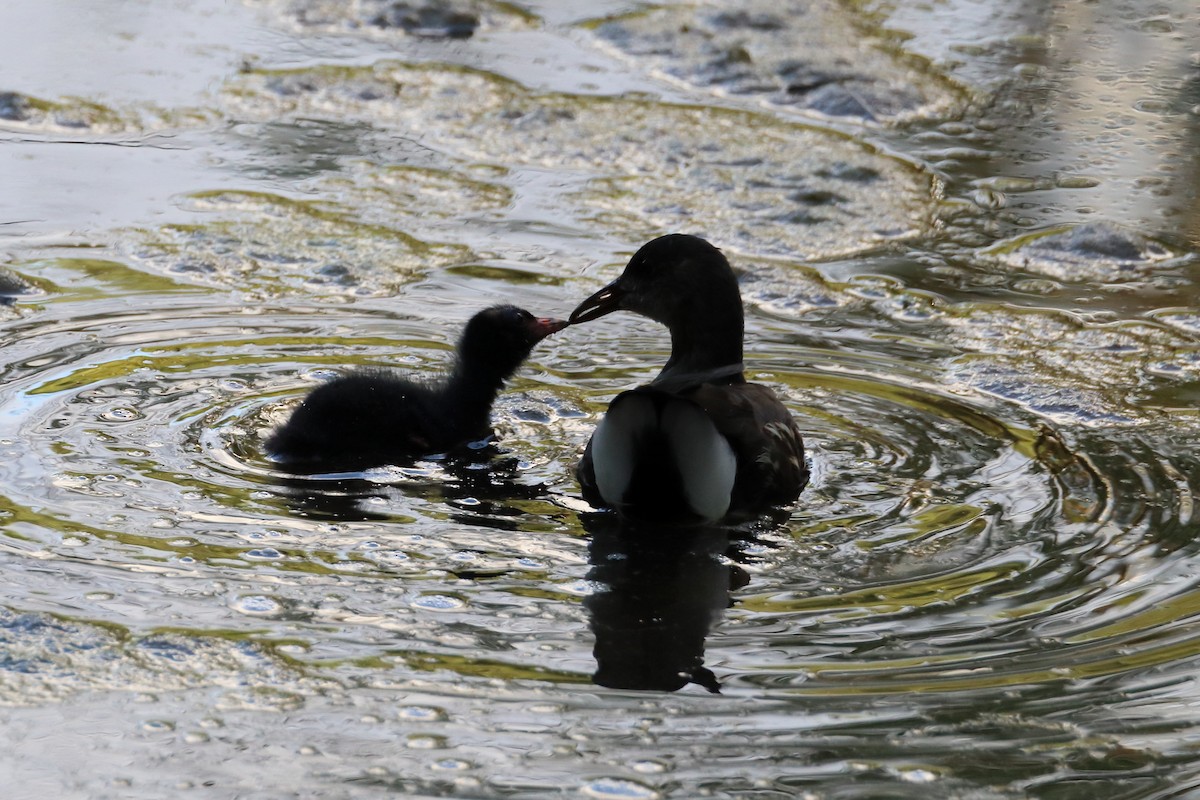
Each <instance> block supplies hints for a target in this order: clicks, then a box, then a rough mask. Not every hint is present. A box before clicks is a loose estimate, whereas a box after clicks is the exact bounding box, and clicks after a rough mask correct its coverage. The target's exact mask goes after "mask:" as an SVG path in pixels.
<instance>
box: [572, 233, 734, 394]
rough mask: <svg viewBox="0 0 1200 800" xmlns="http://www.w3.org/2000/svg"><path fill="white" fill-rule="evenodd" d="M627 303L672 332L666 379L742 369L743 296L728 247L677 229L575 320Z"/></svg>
mask: <svg viewBox="0 0 1200 800" xmlns="http://www.w3.org/2000/svg"><path fill="white" fill-rule="evenodd" d="M621 309H624V310H626V311H633V312H634V313H636V314H641V315H642V316H644V317H649V318H650V319H652V320H655V321H657V322H661V323H662V324H664V325H666V326H667V328H668V329H669V330H670V331H671V357H670V359H668V361H667V363H666V365H665V366H664V367H663V371H662V373H661V374H660V375H659V377H658V380H663V379H665V378H666V377H667V376H678V375H691V374H693V373H704V372H706V371H709V372H711V371H712V370H726V371H727V370H730V369H732V370H733V371H734V373H736V375H738V376H740V375H741V361H742V332H743V318H742V294H741V291H740V290H739V289H738V282H737V276H736V275H734V273H733V269H732V268H731V267H730V266H729V262H728V261H727V260H726V259H725V256H724V255H722V254H721V251H720V250H718V249H717V248H715V247H713V246H712V245H711V244H709V243H708V242H706V241H704V240H703V239H701V238H699V237H697V236H688V235H686V234H682V233H673V234H670V235H668V236H661V237H659V238H657V239H654V240H653V241H651V242H648V243H647V244H645V245H643V246H642V248H641V249H640V250H638V251H637V252H636V253H634V255H633V258H631V259H629V263H628V264H627V265H626V266H625V271H624V272H622V273H621V277H619V278H617V279H616V280H615V281H613V282H612V283H610V284H609V285H608V286H605V287H604V288H603V289H601V290H600V291H598V292H596V293H595V294H594V295H592V296H591V297H589V298H588V299H586V300H584V301H583V302H582V303H580V304H579V306H578V307H576V309H575V310H574V311H573V312H571V324H572V325H574V324H576V323H579V322H588V321H590V320H593V319H596V318H598V317H602V316H604V315H605V314H609V313H611V312H613V311H617V310H621Z"/></svg>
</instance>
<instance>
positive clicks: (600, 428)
mask: <svg viewBox="0 0 1200 800" xmlns="http://www.w3.org/2000/svg"><path fill="white" fill-rule="evenodd" d="M654 417H655V414H654V403H653V402H652V401H651V400H650V399H649V398H647V397H643V396H641V395H636V394H628V395H622V396H619V397H617V398H616V399H615V400H613V402H612V405H610V406H609V408H608V413H607V414H605V415H604V419H602V420H600V424H599V425H597V426H596V432H595V433H594V434H592V469H593V470H594V471H595V473H596V487H597V488H598V489H599V490H600V496H601V497H603V498H604V500H605V502H606V503H608V504H609V505H613V506H615V505H619V504H621V503H622V502H623V501H624V499H625V490H626V489H628V488H629V479H630V477H632V475H633V466H634V451H633V448H634V444H635V442H636V441H637V440H638V439H639V438H640V437H641V433H642V431H644V430H646V429H647V428H649V427H652V426H655V425H656V424H657V422H656V420H655V418H654Z"/></svg>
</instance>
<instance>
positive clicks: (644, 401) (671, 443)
mask: <svg viewBox="0 0 1200 800" xmlns="http://www.w3.org/2000/svg"><path fill="white" fill-rule="evenodd" d="M620 309H624V310H626V311H633V312H635V313H638V314H642V315H643V316H646V317H649V318H650V319H653V320H656V321H658V322H661V323H663V324H664V325H666V326H667V328H668V329H669V330H670V332H671V357H670V358H669V359H668V360H667V364H666V366H665V367H663V370H662V372H661V373H659V375H658V377H657V378H655V379H654V380H653V381H652V382H650V383H649V384H647V385H646V386H641V387H638V388H636V389H632V390H630V391H627V392H623V393H621V394H619V395H617V397H616V398H615V399H614V400H613V401H612V403H611V404H610V405H609V407H608V411H607V413H606V414H605V416H604V419H603V420H602V421H601V422H600V424H599V425H598V426H597V428H596V430H595V432H594V433H593V434H592V438H591V441H589V442H588V446H587V449H586V450H585V451H584V454H583V459H582V461H580V464H579V467H578V471H577V472H578V477H579V483H580V486H581V488H582V489H583V496H584V499H585V500H587V501H588V502H589V503H591V504H592V505H594V506H598V507H600V506H607V507H609V508H612V509H615V510H616V511H617V512H618V513H619V514H620V515H622V516H623V517H626V518H629V519H633V520H637V521H645V522H652V523H657V524H664V523H665V524H693V523H703V522H715V521H717V520H721V519H723V518H726V517H734V516H742V515H745V514H752V513H755V512H759V511H763V510H765V509H767V508H768V507H770V506H775V505H782V504H785V503H789V502H791V501H793V500H795V499H796V497H797V496H798V495H799V494H800V490H801V489H803V488H804V486H805V484H806V483H808V466H807V464H806V463H805V459H804V443H803V440H802V438H801V436H800V432H799V430H797V428H796V423H795V421H794V420H793V419H792V415H791V414H790V413H788V410H787V409H786V408H785V407H784V405H783V403H781V402H780V401H779V398H778V397H776V396H775V393H774V392H772V391H771V389H769V388H768V387H766V386H763V385H761V384H756V383H748V382H747V381H746V377H745V375H744V373H743V366H742V336H743V317H742V298H741V293H740V291H739V290H738V283H737V277H736V276H735V275H734V273H733V269H732V268H731V267H730V266H729V262H728V261H727V260H726V259H725V256H724V255H722V253H721V251H720V250H718V249H717V248H715V247H713V246H712V245H711V244H709V243H708V242H706V241H704V240H703V239H700V238H698V237H695V236H688V235H684V234H672V235H669V236H663V237H660V238H658V239H655V240H653V241H651V242H649V243H648V244H646V245H644V246H643V247H642V248H641V249H640V250H638V251H637V253H635V254H634V256H633V258H632V259H630V261H629V264H628V265H627V266H626V267H625V271H624V272H623V273H621V276H620V277H619V278H617V279H616V280H615V281H613V282H612V283H610V284H609V285H608V286H606V287H604V288H603V289H601V290H600V291H598V292H596V293H595V294H593V295H592V296H591V297H589V298H588V299H586V300H584V301H583V302H582V303H580V304H579V307H578V308H576V309H575V311H574V312H572V313H571V319H570V321H571V324H577V323H581V322H587V321H589V320H593V319H596V318H597V317H602V316H604V315H605V314H608V313H610V312H613V311H617V310H620Z"/></svg>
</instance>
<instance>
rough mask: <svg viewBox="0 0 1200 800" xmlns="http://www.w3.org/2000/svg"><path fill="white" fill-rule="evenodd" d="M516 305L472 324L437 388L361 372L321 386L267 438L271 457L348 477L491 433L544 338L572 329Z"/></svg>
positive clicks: (300, 468) (301, 469)
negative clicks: (502, 396)
mask: <svg viewBox="0 0 1200 800" xmlns="http://www.w3.org/2000/svg"><path fill="white" fill-rule="evenodd" d="M566 326H567V323H566V322H565V321H563V320H557V319H538V318H536V317H534V316H533V315H532V314H530V313H529V312H528V311H525V310H524V309H520V308H517V307H515V306H493V307H491V308H488V309H485V310H483V311H480V312H479V313H478V314H476V315H475V316H474V317H472V318H471V320H470V321H469V322H468V323H467V326H466V328H465V329H464V330H463V334H462V337H461V338H460V339H459V341H458V347H457V350H456V357H455V362H454V368H453V370H452V371H451V372H450V374H449V375H448V376H446V377H445V378H443V379H442V380H440V381H437V382H432V383H417V382H414V381H411V380H407V379H405V378H402V377H400V376H398V375H394V374H392V373H389V372H384V371H379V370H374V371H362V372H354V373H351V374H349V375H345V376H343V377H340V378H335V379H334V380H332V381H330V382H329V383H326V384H323V385H321V386H318V387H317V388H316V389H314V390H313V391H312V392H310V393H309V395H308V396H307V397H305V398H304V401H303V402H302V403H301V404H300V406H299V407H298V408H296V410H295V411H294V412H292V415H291V417H290V418H289V419H288V420H287V422H285V423H284V424H283V425H281V426H280V427H279V428H278V429H277V430H276V431H275V432H274V433H273V434H271V436H270V438H268V439H267V443H266V451H267V454H268V455H269V456H270V457H271V458H272V459H273V460H275V461H277V462H278V463H279V464H280V465H281V466H282V467H284V468H285V469H287V470H289V471H291V472H295V473H309V474H311V473H316V472H347V471H353V470H362V469H368V468H370V467H378V466H382V465H384V464H392V463H397V462H403V461H404V460H407V459H412V458H415V457H417V456H422V455H432V454H435V453H443V452H446V451H448V450H451V449H453V448H454V447H456V446H458V445H461V444H464V443H466V442H470V441H473V440H476V439H482V438H483V437H485V436H487V435H488V434H489V433H490V431H491V425H490V420H489V415H490V412H491V408H492V403H493V402H494V401H495V399H496V394H497V393H498V392H499V391H500V389H501V387H502V386H503V385H504V381H505V380H506V379H507V378H508V377H509V376H511V375H512V374H513V373H514V372H516V371H517V368H518V367H519V366H521V362H522V361H524V360H525V358H526V357H527V356H528V355H529V351H530V350H532V349H533V346H534V345H535V344H537V343H538V342H539V341H541V340H542V339H544V338H545V337H547V336H549V335H550V334H552V333H554V332H555V331H558V330H561V329H562V328H565V327H566Z"/></svg>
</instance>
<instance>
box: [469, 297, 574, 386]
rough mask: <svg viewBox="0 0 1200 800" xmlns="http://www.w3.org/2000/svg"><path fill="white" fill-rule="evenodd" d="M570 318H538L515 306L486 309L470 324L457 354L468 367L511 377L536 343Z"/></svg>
mask: <svg viewBox="0 0 1200 800" xmlns="http://www.w3.org/2000/svg"><path fill="white" fill-rule="evenodd" d="M565 327H567V321H566V320H561V319H550V318H541V319H539V318H538V317H535V316H534V315H533V314H530V313H529V312H528V311H526V310H525V309H523V308H517V307H516V306H492V307H491V308H485V309H484V310H483V311H480V312H479V313H478V314H476V315H475V316H473V317H471V320H470V321H469V322H468V323H467V327H466V328H465V329H464V330H463V334H462V338H460V339H459V341H458V357H459V361H460V362H461V363H462V364H463V365H469V367H468V369H470V370H472V371H474V370H478V371H480V372H481V373H487V374H492V375H499V376H501V377H505V378H506V377H508V376H509V375H511V374H513V373H514V372H516V371H517V367H519V366H521V362H522V361H524V360H525V359H526V358H527V357H528V356H529V351H531V350H532V349H533V346H534V345H535V344H537V343H538V342H540V341H541V340H542V339H545V338H546V337H547V336H549V335H550V334H552V333H554V332H555V331H560V330H562V329H563V328H565Z"/></svg>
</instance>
